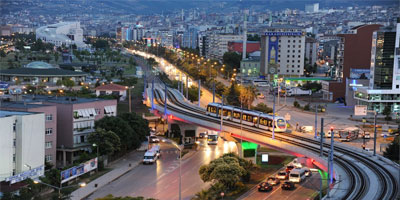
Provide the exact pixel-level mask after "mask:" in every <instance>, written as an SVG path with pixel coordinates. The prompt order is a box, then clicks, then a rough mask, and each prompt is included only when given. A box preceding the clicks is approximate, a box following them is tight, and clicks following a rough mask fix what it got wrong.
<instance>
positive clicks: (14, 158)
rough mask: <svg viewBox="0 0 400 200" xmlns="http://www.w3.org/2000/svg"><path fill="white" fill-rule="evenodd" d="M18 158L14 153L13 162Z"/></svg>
mask: <svg viewBox="0 0 400 200" xmlns="http://www.w3.org/2000/svg"><path fill="white" fill-rule="evenodd" d="M16 160H17V158H16V156H15V153H14V154H13V162H15V161H16Z"/></svg>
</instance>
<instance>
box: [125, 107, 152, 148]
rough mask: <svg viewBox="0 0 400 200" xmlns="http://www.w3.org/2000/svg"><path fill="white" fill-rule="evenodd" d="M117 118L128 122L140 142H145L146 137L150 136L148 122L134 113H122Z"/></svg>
mask: <svg viewBox="0 0 400 200" xmlns="http://www.w3.org/2000/svg"><path fill="white" fill-rule="evenodd" d="M119 117H120V118H121V119H123V120H125V121H126V122H128V124H129V125H130V127H131V128H132V130H133V132H134V134H136V135H137V136H138V139H139V141H140V142H143V141H145V140H146V139H147V138H146V136H149V135H150V129H149V122H148V121H147V120H146V119H143V117H142V116H140V115H138V114H136V113H123V114H122V115H121V116H119Z"/></svg>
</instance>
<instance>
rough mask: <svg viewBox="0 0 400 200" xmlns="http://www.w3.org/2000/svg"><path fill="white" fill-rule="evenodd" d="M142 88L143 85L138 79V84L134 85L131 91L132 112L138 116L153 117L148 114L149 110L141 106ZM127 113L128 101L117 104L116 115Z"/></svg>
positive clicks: (141, 80)
mask: <svg viewBox="0 0 400 200" xmlns="http://www.w3.org/2000/svg"><path fill="white" fill-rule="evenodd" d="M143 88H144V83H143V79H138V82H137V83H136V84H135V88H133V89H132V94H131V98H132V112H135V113H138V114H140V115H141V114H143V113H144V114H145V115H146V116H153V114H152V113H150V112H149V108H148V107H147V106H146V105H144V104H143V101H142V100H143V97H142V93H143ZM126 112H129V103H128V101H123V102H119V103H118V105H117V113H118V114H122V113H126Z"/></svg>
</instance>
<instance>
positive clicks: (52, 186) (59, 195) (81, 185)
mask: <svg viewBox="0 0 400 200" xmlns="http://www.w3.org/2000/svg"><path fill="white" fill-rule="evenodd" d="M33 183H34V184H39V183H40V184H43V185H46V186H49V187H51V188H54V189H56V190H58V198H59V199H61V190H62V189H63V188H64V189H65V188H71V187H75V186H77V185H79V187H85V186H86V183H85V182H82V183H79V184H77V185H69V186H66V187H62V183H61V182H60V187H57V186H54V185H50V184H48V183H45V182H42V181H39V180H34V181H33Z"/></svg>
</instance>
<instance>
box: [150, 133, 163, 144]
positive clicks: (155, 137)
mask: <svg viewBox="0 0 400 200" xmlns="http://www.w3.org/2000/svg"><path fill="white" fill-rule="evenodd" d="M149 141H150V143H159V142H160V139H158V137H157V136H154V135H151V136H150V138H149Z"/></svg>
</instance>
